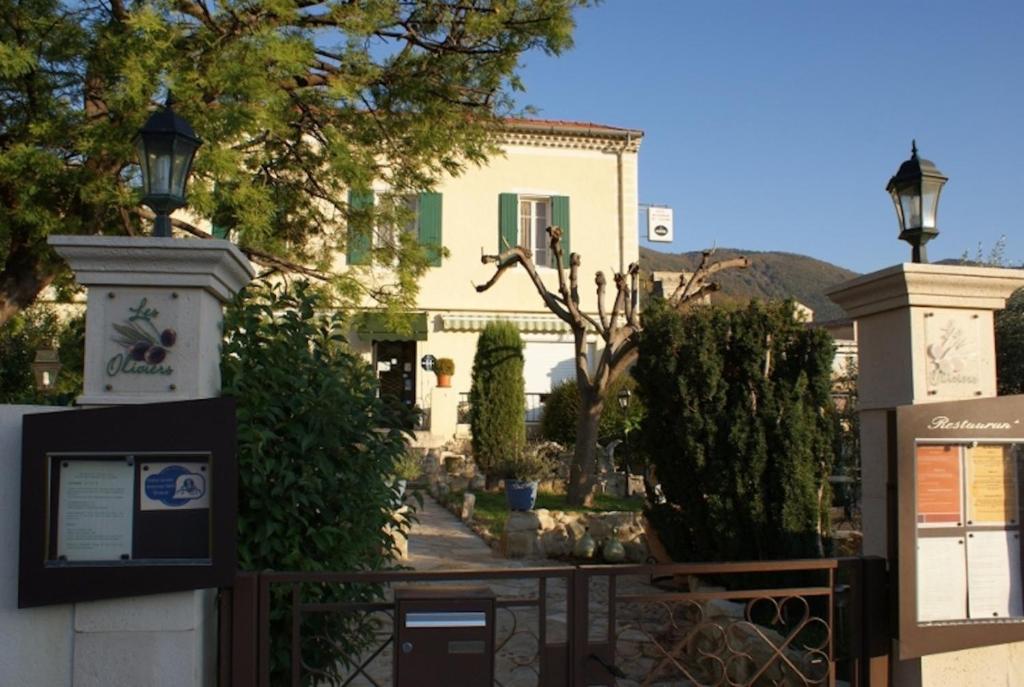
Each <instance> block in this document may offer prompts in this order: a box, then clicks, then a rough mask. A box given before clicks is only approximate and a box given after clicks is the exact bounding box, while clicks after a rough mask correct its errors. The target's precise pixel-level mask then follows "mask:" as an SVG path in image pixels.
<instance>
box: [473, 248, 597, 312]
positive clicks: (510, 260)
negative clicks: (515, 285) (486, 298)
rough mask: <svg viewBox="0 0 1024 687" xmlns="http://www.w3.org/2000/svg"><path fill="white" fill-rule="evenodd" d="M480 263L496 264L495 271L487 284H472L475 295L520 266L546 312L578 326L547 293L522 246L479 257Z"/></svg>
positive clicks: (551, 295) (526, 251)
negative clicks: (548, 311)
mask: <svg viewBox="0 0 1024 687" xmlns="http://www.w3.org/2000/svg"><path fill="white" fill-rule="evenodd" d="M480 262H482V263H483V264H485V265H486V264H489V263H492V262H493V263H496V264H497V266H498V267H497V270H496V271H495V273H494V275H493V276H492V277H491V278H490V279H488V280H487V283H485V284H482V285H480V286H477V285H475V284H474V288H476V291H477V293H483V292H484V291H486V290H487V289H489V288H491V287H492V286H494V285H495V284H496V283H498V280H499V279H501V277H502V275H503V274H505V272H507V271H508V270H509V269H511V268H513V267H515V266H516V265H522V266H523V268H524V269H525V270H526V273H527V274H528V275H530V279H531V280H532V281H533V285H534V286H535V287H536V288H537V293H538V294H540V297H541V298H542V299H543V300H544V305H546V306H547V307H548V310H550V311H551V312H553V313H554V314H555V315H557V316H558V317H559V318H561V319H562V320H563V321H565V322H567V323H568V324H569V325H570V326H572V327H577V326H579V325H578V324H577V322H576V320H575V319H574V318H573V316H572V315H571V314H570V313H569V311H568V310H566V309H565V308H564V307H562V304H561V303H559V302H558V299H557V298H556V297H555V294H553V293H551V292H550V291H548V288H547V287H546V286H544V282H543V280H541V278H540V275H539V274H537V269H536V268H535V267H534V265H533V257H532V255H531V254H530V251H528V250H527V249H525V248H523V247H522V246H514V247H512V248H509V249H508V250H505V251H503V252H502V253H499V254H498V255H482V256H480Z"/></svg>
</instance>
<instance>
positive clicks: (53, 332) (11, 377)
mask: <svg viewBox="0 0 1024 687" xmlns="http://www.w3.org/2000/svg"><path fill="white" fill-rule="evenodd" d="M41 348H56V349H57V354H58V356H59V358H60V363H61V369H60V372H59V373H58V375H57V381H56V385H55V386H54V387H53V388H52V389H51V390H49V391H47V392H45V393H44V392H40V391H37V390H36V385H35V376H34V375H33V374H32V361H33V360H35V356H36V351H37V350H39V349H41ZM84 363H85V315H84V314H83V315H77V316H75V317H72V318H71V319H70V320H67V321H66V322H62V321H61V319H60V318H59V317H58V316H57V314H56V313H55V312H54V311H53V310H52V309H51V308H50V307H48V306H45V305H40V304H37V305H35V306H33V307H31V308H29V309H27V310H24V311H22V312H19V313H17V314H15V315H14V316H13V317H11V318H10V319H9V320H7V322H5V323H4V325H3V327H0V403H36V404H53V405H67V404H69V403H71V402H72V401H73V400H74V399H75V397H77V396H78V395H79V394H80V393H82V371H83V366H84Z"/></svg>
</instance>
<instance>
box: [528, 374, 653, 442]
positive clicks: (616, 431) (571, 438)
mask: <svg viewBox="0 0 1024 687" xmlns="http://www.w3.org/2000/svg"><path fill="white" fill-rule="evenodd" d="M624 390H625V391H629V392H630V399H629V405H628V406H627V407H626V410H623V409H622V408H621V407H620V406H619V400H618V399H619V394H620V393H621V392H622V391H624ZM579 409H580V393H579V389H578V388H577V386H576V380H574V379H572V380H570V379H567V380H565V381H564V382H561V383H559V384H557V385H556V386H555V387H554V388H553V389H552V390H551V394H550V395H549V396H548V398H547V400H546V401H544V411H543V413H542V414H541V417H540V433H541V436H542V437H544V438H545V439H547V440H548V441H557V442H558V443H560V444H563V445H572V444H575V443H576V423H577V421H578V415H579ZM643 415H644V404H643V401H641V399H640V398H639V396H638V394H637V393H636V380H635V379H633V377H631V376H630V375H628V374H627V375H624V376H622V377H619V378H618V379H616V380H615V381H614V382H612V383H611V385H610V386H609V387H608V395H607V397H606V398H605V402H604V406H603V407H602V408H601V419H600V421H599V422H598V426H597V435H598V437H599V438H600V439H601V441H610V440H612V439H621V438H622V437H624V436H625V435H626V433H627V429H632V428H633V427H634V426H636V424H638V423H639V421H640V418H642V417H643Z"/></svg>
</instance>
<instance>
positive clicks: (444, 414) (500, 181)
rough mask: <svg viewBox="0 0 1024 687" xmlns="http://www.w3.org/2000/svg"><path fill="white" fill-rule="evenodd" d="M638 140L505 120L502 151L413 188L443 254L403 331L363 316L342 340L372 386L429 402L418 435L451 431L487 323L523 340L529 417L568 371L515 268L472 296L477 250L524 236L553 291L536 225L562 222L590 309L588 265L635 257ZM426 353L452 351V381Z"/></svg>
mask: <svg viewBox="0 0 1024 687" xmlns="http://www.w3.org/2000/svg"><path fill="white" fill-rule="evenodd" d="M642 137H643V132H641V131H637V130H633V129H622V128H617V127H611V126H603V125H599V124H590V123H582V122H566V121H550V120H518V119H517V120H507V121H506V126H505V127H504V128H503V130H502V131H501V133H500V142H501V149H502V152H503V155H500V156H495V157H493V158H492V159H491V160H490V161H489V162H488V163H487V164H486V165H484V166H481V167H473V168H470V169H469V170H467V171H466V172H465V173H464V174H463V175H462V176H459V177H456V178H446V179H444V180H442V182H441V183H440V184H439V185H438V187H437V189H436V192H435V193H430V194H422V195H421V196H420V197H419V201H418V205H419V207H418V226H417V230H418V232H419V235H420V238H421V240H423V241H424V242H427V243H430V242H436V243H440V244H442V245H443V246H444V247H445V248H447V250H448V256H447V257H444V258H438V259H437V263H438V264H437V266H436V267H432V268H430V269H429V271H428V273H427V274H426V275H425V276H424V277H423V279H422V280H421V282H420V295H419V298H418V303H417V308H416V311H415V312H414V313H411V314H410V319H411V320H412V327H411V331H406V332H401V333H399V332H394V331H387V327H385V326H381V325H379V324H377V322H376V321H375V320H374V319H373V318H367V320H366V321H364V324H363V325H362V326H361V327H360V328H359V329H358V330H357V331H355V332H354V334H353V336H352V343H353V345H354V347H355V348H356V350H358V351H359V352H361V353H362V354H363V355H364V356H366V357H367V359H368V360H370V361H371V363H372V364H373V365H374V367H375V369H376V370H377V373H378V376H379V378H380V380H381V390H382V393H388V394H391V395H394V396H398V397H399V398H401V399H402V401H403V402H405V403H407V404H410V405H412V404H416V405H419V406H420V407H421V408H424V409H429V420H428V423H429V430H428V431H427V432H425V434H424V436H422V437H421V439H422V440H423V441H425V442H428V441H433V442H434V443H438V442H443V441H445V440H447V439H450V438H451V437H452V436H453V435H454V434H455V431H456V409H457V407H458V405H459V404H460V402H465V400H466V395H467V394H468V391H469V387H470V380H471V371H472V366H473V356H474V353H475V350H476V340H477V337H478V335H479V332H480V331H481V330H482V329H483V328H484V326H485V325H486V324H487V323H488V322H490V321H491V320H498V319H502V320H510V321H512V322H514V323H515V324H516V325H517V326H518V327H519V329H520V331H521V332H522V335H523V340H524V341H525V343H526V350H525V359H526V360H525V369H524V376H525V379H526V393H527V407H528V412H527V421H528V422H529V421H536V420H537V419H539V415H540V408H541V404H542V403H543V400H544V397H545V395H546V394H547V393H548V392H549V391H550V390H551V388H552V385H554V384H556V383H558V382H560V381H562V380H564V379H569V378H573V377H574V375H575V372H574V367H573V361H572V357H573V355H572V351H573V349H572V337H571V335H570V334H569V333H568V327H567V326H566V325H565V324H564V323H563V322H561V320H559V319H558V318H556V317H555V316H554V315H552V314H551V313H550V312H549V311H548V310H547V309H546V308H545V307H544V306H543V304H542V302H541V300H540V297H539V296H538V295H537V293H536V290H535V288H534V286H533V284H532V282H531V281H530V279H529V277H528V276H527V274H526V273H525V271H523V270H522V269H521V268H516V269H513V270H512V271H510V272H509V273H508V274H506V275H504V277H503V278H502V279H501V281H500V282H499V283H498V284H497V285H496V286H494V287H493V288H491V289H490V290H489V291H487V292H485V293H477V291H476V290H475V288H474V285H475V284H482V283H484V282H486V281H487V280H488V279H489V278H490V277H491V276H492V275H493V273H494V267H493V266H492V265H484V264H482V263H481V261H480V256H481V255H482V254H494V253H497V252H499V251H500V250H501V249H503V248H505V247H506V246H508V245H527V246H529V247H530V248H531V249H532V250H533V252H534V258H535V261H536V263H537V265H538V266H539V271H540V272H541V276H542V277H543V278H544V280H545V282H546V283H548V284H549V285H550V288H551V289H552V290H555V289H556V288H557V275H556V272H555V270H554V269H552V268H551V267H548V266H547V264H548V261H549V256H548V252H549V249H548V248H547V241H546V239H547V236H546V234H545V231H544V230H545V229H546V228H547V227H548V226H549V225H552V224H555V225H558V226H561V227H562V228H563V230H568V231H567V232H566V233H567V234H568V237H569V240H568V243H569V246H568V248H567V250H566V255H568V253H569V252H570V251H575V252H578V253H579V254H580V255H581V259H582V265H581V269H580V298H581V302H582V305H583V307H584V309H586V310H588V311H591V312H596V296H595V293H594V290H593V288H592V285H593V279H594V274H595V272H596V271H597V270H604V272H605V273H606V275H608V276H609V279H610V275H611V273H612V272H615V271H620V270H624V269H625V268H626V267H627V266H628V265H629V264H630V263H631V262H635V261H637V260H638V259H639V248H638V230H637V214H638V208H637V154H638V150H639V147H640V141H641V139H642ZM355 200H357V201H358V202H372V199H355ZM347 259H348V260H349V261H351V262H358V261H360V260H361V259H363V255H362V253H361V251H360V247H359V246H358V245H356V246H352V247H350V249H349V254H348V256H347ZM591 345H592V346H594V345H596V342H593V343H592V344H591ZM427 356H433V357H434V358H451V359H453V360H454V362H455V375H454V377H453V379H452V387H451V389H437V388H436V377H435V375H434V373H433V372H431V371H429V370H427V369H424V360H425V358H427ZM427 434H429V435H430V436H426V435H427Z"/></svg>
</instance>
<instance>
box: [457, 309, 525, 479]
mask: <svg viewBox="0 0 1024 687" xmlns="http://www.w3.org/2000/svg"><path fill="white" fill-rule="evenodd" d="M469 403H470V414H469V424H470V428H471V430H472V433H473V458H474V460H476V462H477V465H479V466H480V469H481V470H483V471H484V473H485V474H487V475H488V477H489V478H491V479H493V477H494V476H495V475H496V474H497V473H498V472H499V471H500V467H501V465H502V464H504V463H508V462H510V461H514V460H515V459H517V458H518V457H519V456H520V455H521V454H522V453H523V450H524V449H525V448H526V393H525V383H524V381H523V339H522V337H521V336H520V335H519V330H518V329H516V326H515V325H514V324H512V323H510V322H490V323H488V325H487V327H486V328H485V329H484V331H483V332H481V333H480V337H479V338H478V339H477V344H476V355H475V356H474V357H473V381H472V383H471V386H470V390H469Z"/></svg>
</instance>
